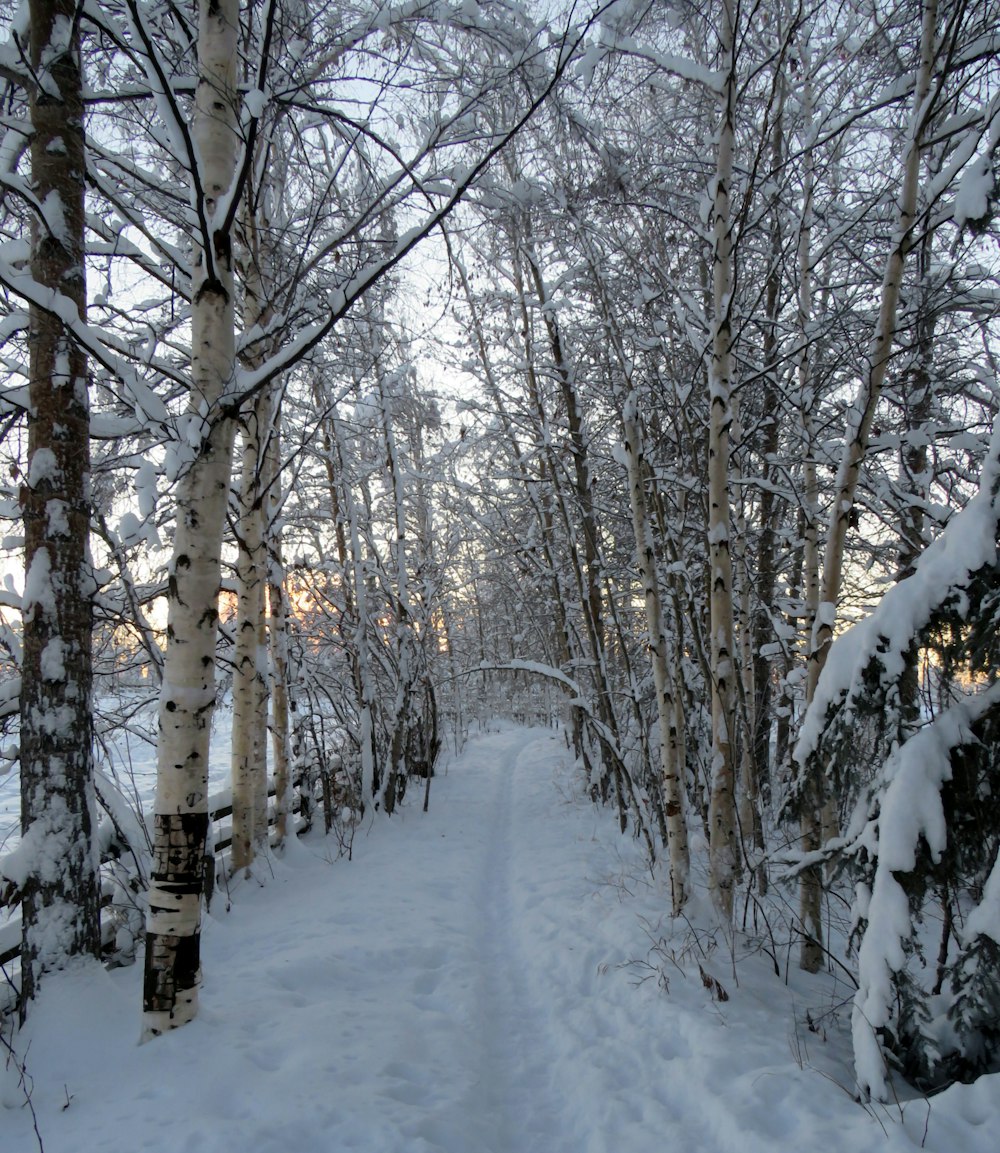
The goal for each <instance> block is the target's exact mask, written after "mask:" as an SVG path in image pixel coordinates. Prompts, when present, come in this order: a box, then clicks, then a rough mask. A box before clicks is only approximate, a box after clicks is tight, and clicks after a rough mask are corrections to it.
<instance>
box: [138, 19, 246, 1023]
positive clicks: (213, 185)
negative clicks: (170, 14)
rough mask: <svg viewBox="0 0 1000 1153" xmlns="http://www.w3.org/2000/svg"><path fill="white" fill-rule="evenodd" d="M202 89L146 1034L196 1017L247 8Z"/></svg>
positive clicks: (208, 60)
mask: <svg viewBox="0 0 1000 1153" xmlns="http://www.w3.org/2000/svg"><path fill="white" fill-rule="evenodd" d="M198 15H199V22H198V69H199V77H198V88H197V93H196V98H195V112H194V121H193V125H192V134H193V136H194V139H195V141H196V143H197V146H198V152H199V155H200V158H201V171H200V173H199V176H200V180H201V183H202V188H203V190H204V197H205V204H204V208H205V214H206V217H207V222H208V230H209V233H210V235H209V236H208V237H203V238H202V239H204V240H207V241H208V245H209V247H208V249H207V250H203V251H201V253H200V254H199V256H198V259H197V261H196V265H195V273H194V283H193V285H192V288H193V294H192V309H191V329H192V363H191V378H192V379H191V384H192V396H191V410H192V414H193V415H194V416H200V417H201V419H202V420H203V422H204V430H203V436H202V439H201V442H200V443H199V444H198V446H197V448H196V451H195V456H194V460H193V461H192V462H191V465H190V467H189V468H188V470H187V471H186V472H185V473H184V475H183V476H182V477H181V479H180V481H179V483H178V489H177V528H176V534H175V537H174V548H173V556H172V558H171V563H170V579H169V595H168V621H167V651H166V655H165V659H164V667H163V687H162V690H161V694H160V713H159V730H160V731H159V743H158V749H157V785H156V804H155V815H154V838H155V839H154V846H153V869H152V876H151V881H150V889H149V911H148V914H147V936H146V972H145V984H144V991H143V1010H144V1012H143V1038H144V1039H146V1038H149V1037H151V1036H155V1035H157V1034H159V1033H162V1032H164V1031H165V1030H167V1029H172V1028H176V1027H177V1026H179V1025H182V1024H185V1023H186V1022H187V1021H190V1020H191V1019H192V1018H193V1017H195V1016H196V1014H197V1011H198V984H199V982H200V979H201V951H200V928H201V898H202V893H203V891H204V867H205V841H206V836H207V833H208V746H209V733H210V727H211V718H212V711H213V708H214V705H215V641H216V632H217V627H218V601H219V584H220V577H221V549H222V534H223V529H224V526H225V513H226V505H227V501H228V496H229V484H230V471H231V468H232V455H233V434H234V428H233V422H232V420H231V419H225V418H224V417H223V412H222V408H221V405H220V401H222V400H223V398H224V397H225V395H226V393H227V391H229V390H231V389H232V387H233V384H234V375H235V363H236V351H235V344H236V342H235V322H234V311H233V295H234V285H233V268H232V238H231V236H230V235H229V234H228V233H227V232H225V231H223V230H222V229H221V225H222V223H223V222H222V221H221V220H219V219H217V218H216V207H217V205H218V203H219V199H220V197H223V198H224V197H225V194H226V193H227V192H228V191H229V189H230V187H231V185H232V183H233V181H234V179H235V175H236V163H237V155H238V136H237V110H238V103H239V96H238V92H237V88H236V62H237V55H238V32H239V7H238V4H237V2H236V0H200V2H199V10H198Z"/></svg>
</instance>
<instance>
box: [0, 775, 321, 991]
mask: <svg viewBox="0 0 1000 1153" xmlns="http://www.w3.org/2000/svg"><path fill="white" fill-rule="evenodd" d="M297 783H298V782H296V784H297ZM267 795H268V798H269V799H270V798H273V797H274V795H275V792H274V785H273V784H272V785H271V786H270V787H269V789H268V794H267ZM208 813H209V821H210V823H211V824H210V827H211V829H212V832H213V834H214V839H213V842H212V844H213V849H212V852H213V856H214V859H215V870H216V875H215V878H214V880H215V881H216V882H218V881H219V880H220V870H223V869H224V868H225V858H226V850H227V849H228V848H229V847H230V845H231V844H232V843H233V838H232V826H231V825H230V824H224V823H223V822H225V821H226V818H228V817H232V815H233V804H232V801H231V800H230V795H229V791H228V790H227V791H226V792H223V793H218V794H216V796H215V797H214V798H210V799H209V810H208ZM300 813H301V795H300V793H299V791H298V789H297V788H296V790H295V794H294V801H293V804H292V817H293V819H294V818H296V817H297V818H298V820H299V824H298V827H297V828H296V829H295V832H296V833H302V832H304V831H305V829H306V828H307V827H308V824H309V822H308V821H307V820H305V819H303V818H302V817H301V815H300ZM274 826H275V810H274V806H273V805H268V813H267V827H268V828H269V829H273V828H274ZM113 859H114V858H113V857H111V856H105V857H103V858H102V859H101V864H102V865H109V864H111V862H112V860H113ZM117 890H118V886H117V885H116V884H115V882H114V881H113V880H112V879H111V878H110V877H108V878H105V880H104V882H103V886H102V894H101V909H102V914H101V938H102V948H103V951H104V952H105V953H106V954H107V953H112V952H113V951H114V945H115V936H116V931H117V928H118V926H117V924H116V922H115V920H114V919H113V918H112V916H111V914H110V909H111V907H112V906H113V905H114V894H115V892H116V891H117ZM15 903H16V900H15ZM9 905H10V902H9V901H8V900H7V899H5V897H4V896H3V894H0V912H2V911H3V910H4V909H5V908H7V907H9ZM20 956H21V919H20V917H11V919H10V920H9V921H7V923H6V924H4V925H0V965H9V964H10V963H11V962H12V961H16V960H17V959H18V958H19V957H20ZM3 1008H4V1007H3V1006H0V1012H2V1011H3Z"/></svg>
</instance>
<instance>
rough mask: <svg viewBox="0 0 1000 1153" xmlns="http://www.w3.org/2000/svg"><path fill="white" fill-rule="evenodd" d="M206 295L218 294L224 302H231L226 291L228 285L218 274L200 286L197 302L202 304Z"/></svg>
mask: <svg viewBox="0 0 1000 1153" xmlns="http://www.w3.org/2000/svg"><path fill="white" fill-rule="evenodd" d="M216 247H218V245H216ZM206 296H217V297H219V299H220V300H221V301H222V303H223V304H228V303H229V293H228V292H227V291H226V286H225V285H224V284H223V283H222V281H221V280H220V279H219V278H218V277H217V276H210V277H208V279H207V280H206V281H205V283H204V284H202V285H201V286H200V287H199V289H198V291H197V292H196V293H195V297H194V302H195V304H201V302H202V301H203V300H204V299H205V297H206Z"/></svg>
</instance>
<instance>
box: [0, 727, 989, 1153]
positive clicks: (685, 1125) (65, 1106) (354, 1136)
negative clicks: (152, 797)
mask: <svg viewBox="0 0 1000 1153" xmlns="http://www.w3.org/2000/svg"><path fill="white" fill-rule="evenodd" d="M352 858H353V859H352V860H351V861H349V862H348V861H347V860H346V859H343V858H341V859H339V860H334V859H333V854H332V852H331V845H330V842H329V841H327V840H325V839H324V838H323V837H322V836H321V835H320V834H319V833H318V832H317V833H313V834H310V835H309V837H307V838H306V839H305V840H304V841H302V842H300V843H298V844H296V845H293V846H291V847H290V852H289V853H288V855H287V856H286V857H284V858H282V859H279V860H277V861H275V862H273V872H271V871H270V870H269V871H268V872H267V875H266V877H262V878H261V883H260V884H257V883H255V882H249V883H248V882H240V883H239V884H238V885H236V886H234V887H232V888H231V890H230V893H229V898H230V901H231V909H230V911H229V912H226V911H225V902H224V901H223V900H221V899H219V895H218V894H217V901H216V904H215V906H214V908H213V911H212V913H211V914H210V915H209V916H208V917H207V918H206V923H205V926H204V933H203V961H204V973H205V983H204V986H203V989H202V991H201V1007H202V1008H201V1015H200V1017H199V1018H198V1019H197V1020H196V1021H195V1022H193V1023H192V1024H191V1025H188V1026H187V1027H186V1028H184V1029H183V1030H180V1031H178V1032H176V1033H172V1034H169V1035H167V1036H165V1037H162V1038H159V1039H157V1040H154V1041H151V1042H149V1043H148V1044H146V1045H143V1046H139V1045H138V1044H137V1038H138V1032H139V998H140V986H141V978H142V973H141V969H142V966H141V964H140V965H135V966H132V967H130V968H124V969H118V970H114V971H111V972H106V971H104V970H103V969H100V968H98V967H97V966H92V965H91V966H81V967H77V968H71V969H69V970H67V971H65V972H63V973H60V974H54V975H50V976H49V977H48V978H47V979H46V981H45V983H44V985H43V989H42V994H41V996H40V998H39V1000H38V1001H37V1002H36V1003H35V1005H34V1006H33V1008H32V1012H31V1015H30V1017H29V1021H28V1024H27V1026H26V1028H25V1030H24V1031H23V1032H22V1033H20V1034H18V1035H17V1036H16V1037H15V1039H14V1043H15V1048H16V1051H17V1053H18V1054H19V1055H20V1057H21V1058H22V1059H23V1058H24V1056H25V1053H26V1054H27V1056H26V1064H27V1071H28V1074H29V1076H30V1082H29V1084H30V1086H31V1103H32V1106H33V1108H34V1110H35V1113H36V1115H37V1122H38V1131H39V1133H40V1134H41V1137H42V1140H43V1141H44V1148H45V1150H46V1153H97V1151H98V1150H100V1151H102V1153H103V1150H104V1149H106V1148H107V1147H108V1145H109V1142H111V1143H112V1144H113V1145H114V1146H115V1147H116V1148H123V1149H135V1150H140V1149H141V1150H143V1151H144V1153H161V1151H162V1153H167V1151H168V1150H169V1151H171V1153H172V1151H173V1150H176V1149H178V1148H186V1149H191V1150H195V1149H210V1148H216V1147H218V1146H219V1145H220V1144H224V1145H227V1146H232V1147H234V1148H246V1149H250V1150H253V1153H285V1151H286V1150H288V1149H290V1148H291V1149H301V1150H303V1151H313V1150H322V1149H328V1148H333V1147H336V1148H338V1149H346V1150H351V1149H360V1150H365V1151H366V1153H368V1151H372V1150H377V1151H378V1153H394V1151H397V1150H398V1151H400V1153H402V1151H404V1150H405V1151H406V1153H430V1151H437V1153H532V1151H539V1153H541V1151H544V1153H604V1151H610V1150H616V1151H621V1153H654V1151H656V1153H658V1151H659V1150H661V1149H662V1148H664V1146H666V1147H675V1146H676V1147H677V1148H682V1149H685V1150H686V1153H719V1151H720V1150H728V1149H737V1148H738V1149H740V1150H741V1151H746V1153H758V1151H760V1153H765V1151H766V1153H782V1151H787V1153H792V1151H795V1150H799V1149H804V1148H820V1149H823V1150H824V1153H841V1151H843V1153H847V1151H848V1150H850V1151H852V1153H855V1151H857V1150H874V1149H878V1150H880V1151H882V1150H885V1151H886V1153H902V1151H904V1150H905V1151H911V1150H915V1149H918V1148H920V1147H923V1148H924V1149H927V1150H930V1151H931V1153H935V1151H936V1153H952V1151H953V1150H955V1149H962V1150H963V1153H987V1151H989V1153H992V1151H993V1149H994V1148H995V1142H996V1131H997V1121H998V1120H1000V1094H998V1093H997V1084H998V1083H997V1079H996V1078H990V1077H987V1078H983V1079H981V1080H980V1081H979V1082H978V1083H977V1084H976V1085H973V1086H969V1087H965V1086H958V1087H955V1088H953V1089H950V1090H948V1091H947V1092H945V1093H943V1094H941V1095H939V1096H937V1097H935V1098H934V1099H933V1102H930V1103H929V1102H926V1101H924V1100H923V1099H919V1098H918V1099H913V1100H903V1101H901V1102H900V1103H898V1104H896V1105H893V1106H891V1107H874V1106H869V1107H861V1106H858V1105H856V1104H855V1103H854V1102H853V1100H852V1093H853V1088H852V1085H851V1082H850V1075H849V1073H848V1072H847V1069H848V1051H847V1044H846V1037H845V1036H844V1033H845V1030H844V1029H842V1028H838V1027H837V1026H836V1024H835V1018H834V1014H833V1009H834V1007H835V1004H836V1002H837V1001H839V1000H842V999H843V993H844V990H843V989H842V988H837V987H835V986H834V985H832V984H831V983H830V981H831V979H830V978H827V977H824V976H819V977H808V976H806V975H804V974H801V973H798V972H797V971H796V970H795V969H794V968H791V969H789V970H788V972H787V973H786V972H785V967H784V966H785V960H786V959H785V958H784V956H781V955H779V957H778V961H779V964H780V967H781V969H782V972H781V976H780V978H779V977H776V976H775V975H774V971H773V966H772V962H771V961H770V960H769V959H768V958H767V957H766V956H765V955H764V953H763V951H761V950H760V949H753V948H752V946H753V942H747V941H746V940H743V939H740V938H737V939H736V941H735V942H730V941H727V939H726V937H725V935H724V934H722V933H721V931H719V930H717V929H716V930H714V931H713V930H710V929H707V930H706V929H697V930H696V929H695V928H693V927H691V926H696V925H698V924H701V923H702V921H703V920H704V916H699V913H698V910H697V908H695V909H693V910H692V915H691V922H690V925H689V924H688V923H684V924H679V925H677V926H672V925H671V923H670V922H669V920H668V918H667V917H666V915H665V913H664V909H665V907H666V904H667V893H666V889H665V884H664V883H661V882H660V881H659V880H658V879H655V878H653V877H651V875H650V873H649V871H648V870H647V869H646V867H645V865H644V863H643V859H642V856H641V853H640V850H639V846H638V845H637V844H635V843H634V842H633V841H631V840H630V839H628V838H622V837H619V836H618V835H617V833H616V831H615V826H614V821H613V820H612V819H611V818H610V816H609V814H608V813H607V812H606V811H602V810H600V809H597V808H595V807H593V806H592V805H591V804H590V802H589V801H588V800H587V798H586V796H585V789H584V782H583V781H582V780H581V779H580V775H579V773H578V771H577V770H575V769H574V768H573V767H572V766H571V765H570V763H569V758H568V754H567V751H566V746H565V742H564V738H563V735H562V733H560V732H557V731H554V730H542V729H535V730H527V729H521V728H513V727H504V728H502V729H501V730H500V731H494V732H490V733H487V734H485V735H483V736H480V737H478V738H477V739H475V740H474V741H472V742H471V743H470V745H469V746H468V747H467V749H466V751H465V752H464V754H463V755H462V756H460V757H459V758H457V759H456V760H454V761H453V762H452V763H451V764H450V766H448V768H447V771H446V772H444V773H442V774H439V775H438V776H437V777H436V778H435V779H434V781H433V783H432V788H431V800H430V811H429V812H428V813H426V814H424V813H422V812H420V811H419V805H418V804H417V803H413V804H410V805H409V806H407V807H404V809H403V811H402V812H401V814H399V815H398V816H397V817H394V818H393V819H392V820H386V819H385V818H378V819H377V820H376V821H375V822H374V824H371V825H369V826H367V827H365V828H362V829H360V830H358V831H357V833H356V834H355V837H354V843H353V852H352ZM699 900H703V898H699V897H696V899H695V901H696V905H697V902H698V901H699ZM705 907H707V904H706V906H705ZM701 913H702V914H704V908H703V909H702V910H701ZM733 950H735V955H736V970H735V975H734V969H733ZM723 998H725V999H723ZM29 1046H30V1047H29ZM0 1109H2V1121H0V1125H2V1132H3V1148H4V1149H5V1150H7V1149H10V1150H11V1151H12V1153H13V1151H15V1150H16V1151H17V1153H30V1151H31V1150H33V1149H37V1148H38V1142H37V1140H36V1138H35V1134H34V1131H33V1128H32V1117H31V1114H30V1111H29V1110H28V1109H27V1108H26V1107H24V1094H23V1091H22V1089H21V1088H20V1086H19V1083H18V1077H17V1074H16V1071H15V1069H14V1068H13V1066H12V1065H10V1064H8V1066H7V1068H6V1070H5V1071H3V1072H2V1073H0ZM925 1130H926V1132H925Z"/></svg>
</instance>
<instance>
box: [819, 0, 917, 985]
mask: <svg viewBox="0 0 1000 1153" xmlns="http://www.w3.org/2000/svg"><path fill="white" fill-rule="evenodd" d="M936 29H937V0H925V3H924V5H923V8H922V17H921V30H920V50H919V62H918V65H917V71H916V80H915V86H914V94H913V109H912V112H911V115H910V128H909V134H908V140H907V146H906V157H905V160H904V164H903V179H902V184H901V187H900V191H899V202H898V209H899V211H898V216H897V220H896V229H895V233H894V236H893V242H892V248H891V250H890V252H889V256H888V259H887V261H886V267H885V272H884V274H883V277H882V290H881V297H880V301H879V313H878V321H877V324H876V327H875V332H874V335H873V336H872V341H871V344H870V345H869V348H868V358H867V359H868V371H867V375H866V378H865V381H864V385H863V387H862V390H861V393H860V395H859V396H858V398H857V400H856V402H855V406H854V410H853V412H852V415H851V419H850V425H849V427H848V430H847V438H846V442H845V445H844V453H843V456H842V457H841V461H840V468H839V470H838V473H837V482H836V487H835V496H834V502H833V507H832V509H831V512H830V526H829V529H828V531H827V541H826V551H825V554H824V557H823V574H822V582H821V586H820V591H819V594H818V598H817V599H818V604H817V605H816V611H815V615H814V618H813V622H812V635H811V643H810V647H809V665H808V670H807V679H806V707H807V709H808V707H809V706H810V705H811V704H812V702H813V700H814V698H815V695H816V686H817V685H818V684H819V678H820V676H821V674H822V672H823V669H824V667H825V665H826V658H827V654H828V652H829V649H830V644H831V642H832V641H833V626H834V623H835V620H836V612H837V601H838V599H839V596H840V589H841V584H842V582H843V575H844V550H845V545H846V541H847V530H848V526H849V524H850V518H851V511H852V509H853V508H854V498H855V495H856V492H857V487H858V479H859V477H860V474H861V464H862V461H863V460H864V458H865V454H866V453H867V451H868V440H869V436H870V433H871V427H872V421H873V420H874V418H875V409H876V407H877V405H878V401H879V398H880V396H881V395H882V386H883V383H884V381H885V374H886V369H887V368H888V365H889V356H890V353H891V351H892V342H893V337H894V335H895V331H896V312H897V309H898V305H899V292H900V287H901V285H902V280H903V269H904V266H905V263H906V257H907V254H908V253H909V251H910V249H911V248H912V247H913V243H914V236H913V224H914V220H915V217H916V211H917V194H918V192H919V177H920V155H921V147H922V145H921V142H922V138H923V128H924V121H925V118H926V108H925V105H926V102H927V97H928V94H929V93H930V89H931V80H932V77H933V72H934V60H935V43H936ZM807 544H808V538H807ZM810 571H811V569H810V567H809V566H808V565H807V568H806V579H807V580H808V579H809V574H810ZM803 771H804V772H805V773H806V774H807V779H806V780H805V781H804V783H803V798H804V804H805V811H804V814H803V818H802V850H803V851H804V852H812V851H815V850H816V849H818V848H819V847H820V842H821V840H822V832H823V816H824V809H826V808H827V806H828V804H829V802H828V799H827V797H826V795H825V794H826V790H825V787H824V781H823V780H822V779H820V778H819V777H818V775H817V774H818V768H817V766H816V765H814V764H808V765H806V766H804V767H803ZM829 822H830V818H829V815H828V816H827V823H829ZM821 898H822V885H821V878H820V875H819V872H818V870H815V869H814V870H809V871H807V872H805V873H803V878H802V887H801V892H800V908H801V915H802V923H803V930H804V933H803V946H802V953H801V957H800V965H801V967H802V968H803V969H806V970H808V971H811V972H815V971H816V969H817V968H818V967H819V965H820V964H821V961H822V920H821Z"/></svg>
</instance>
